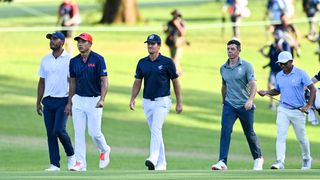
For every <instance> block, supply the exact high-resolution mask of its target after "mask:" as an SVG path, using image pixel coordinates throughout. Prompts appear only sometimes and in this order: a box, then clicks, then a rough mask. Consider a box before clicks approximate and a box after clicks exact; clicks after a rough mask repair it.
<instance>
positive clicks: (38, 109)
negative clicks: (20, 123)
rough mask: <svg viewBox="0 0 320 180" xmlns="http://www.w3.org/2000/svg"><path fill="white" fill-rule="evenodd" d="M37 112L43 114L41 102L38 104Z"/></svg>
mask: <svg viewBox="0 0 320 180" xmlns="http://www.w3.org/2000/svg"><path fill="white" fill-rule="evenodd" d="M37 113H38V115H39V116H42V106H41V104H37Z"/></svg>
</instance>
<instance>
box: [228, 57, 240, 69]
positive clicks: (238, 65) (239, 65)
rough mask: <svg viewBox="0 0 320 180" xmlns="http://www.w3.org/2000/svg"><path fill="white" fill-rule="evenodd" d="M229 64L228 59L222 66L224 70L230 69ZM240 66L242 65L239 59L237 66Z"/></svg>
mask: <svg viewBox="0 0 320 180" xmlns="http://www.w3.org/2000/svg"><path fill="white" fill-rule="evenodd" d="M229 62H230V59H228V60H227V62H226V63H225V64H224V67H225V68H230V65H229ZM240 65H242V59H241V58H240V57H239V61H238V64H237V66H240ZM237 66H236V67H237Z"/></svg>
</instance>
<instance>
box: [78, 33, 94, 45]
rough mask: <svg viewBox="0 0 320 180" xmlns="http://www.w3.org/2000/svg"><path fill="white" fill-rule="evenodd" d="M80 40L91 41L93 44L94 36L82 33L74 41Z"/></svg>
mask: <svg viewBox="0 0 320 180" xmlns="http://www.w3.org/2000/svg"><path fill="white" fill-rule="evenodd" d="M79 39H83V40H85V41H89V42H90V43H91V44H92V36H91V35H90V34H88V33H82V34H80V35H79V36H77V37H75V38H74V40H76V41H78V40H79Z"/></svg>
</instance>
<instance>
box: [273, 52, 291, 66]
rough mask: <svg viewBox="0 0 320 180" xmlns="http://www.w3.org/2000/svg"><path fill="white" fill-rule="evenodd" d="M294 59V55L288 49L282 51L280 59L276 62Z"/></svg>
mask: <svg viewBox="0 0 320 180" xmlns="http://www.w3.org/2000/svg"><path fill="white" fill-rule="evenodd" d="M290 60H293V58H292V55H291V53H290V52H288V51H282V52H281V53H280V54H279V56H278V61H277V62H276V63H286V62H288V61H290Z"/></svg>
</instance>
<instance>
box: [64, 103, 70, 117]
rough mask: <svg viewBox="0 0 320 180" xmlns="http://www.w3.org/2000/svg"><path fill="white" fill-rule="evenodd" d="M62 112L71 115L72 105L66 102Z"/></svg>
mask: <svg viewBox="0 0 320 180" xmlns="http://www.w3.org/2000/svg"><path fill="white" fill-rule="evenodd" d="M64 112H65V113H66V114H67V115H70V116H71V115H72V105H71V103H68V104H67V105H66V107H65V108H64Z"/></svg>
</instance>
